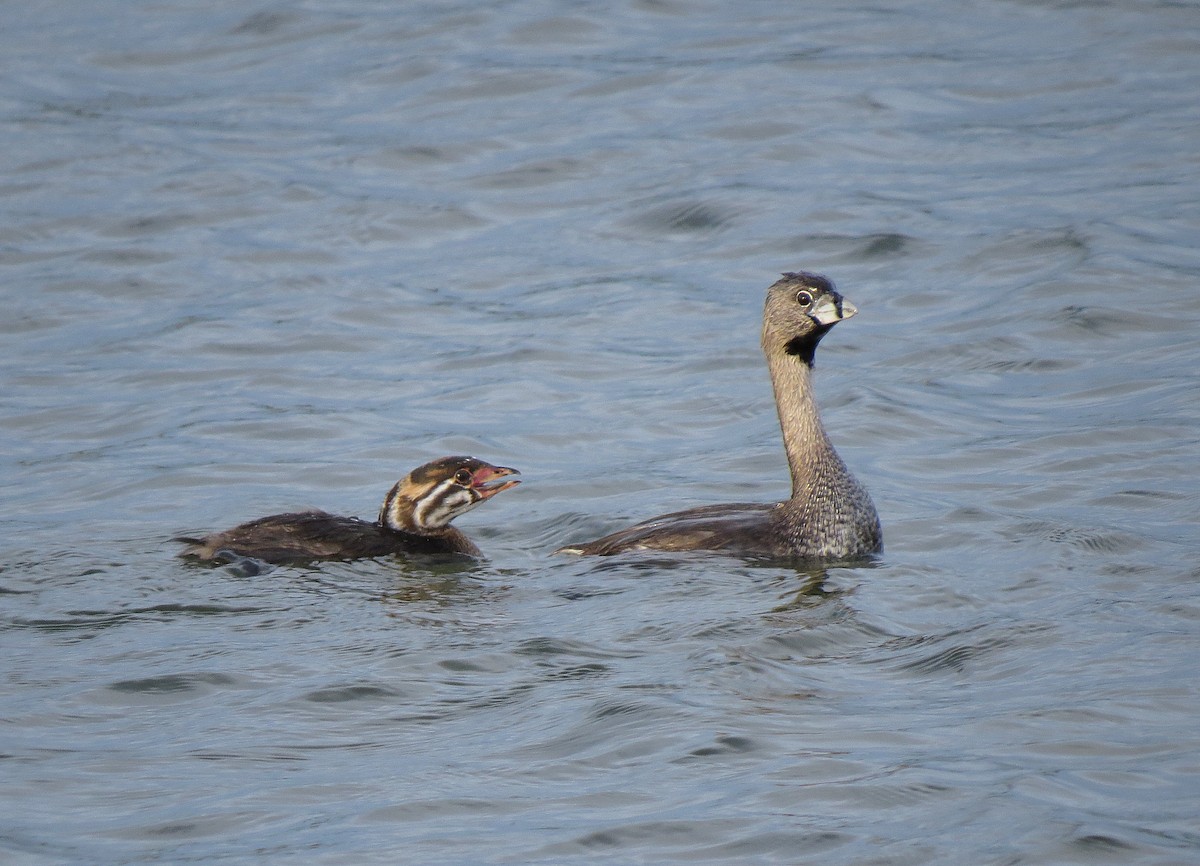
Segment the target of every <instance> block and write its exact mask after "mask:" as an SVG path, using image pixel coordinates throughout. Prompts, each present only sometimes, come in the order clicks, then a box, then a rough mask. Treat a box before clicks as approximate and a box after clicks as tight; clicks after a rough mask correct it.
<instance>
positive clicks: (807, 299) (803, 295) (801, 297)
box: [796, 289, 813, 307]
mask: <svg viewBox="0 0 1200 866" xmlns="http://www.w3.org/2000/svg"><path fill="white" fill-rule="evenodd" d="M812 302H813V296H812V293H811V292H808V291H805V290H804V289H801V290H800V291H798V292H796V303H797V304H799V305H800V306H802V307H807V306H808V305H809V304H811V303H812Z"/></svg>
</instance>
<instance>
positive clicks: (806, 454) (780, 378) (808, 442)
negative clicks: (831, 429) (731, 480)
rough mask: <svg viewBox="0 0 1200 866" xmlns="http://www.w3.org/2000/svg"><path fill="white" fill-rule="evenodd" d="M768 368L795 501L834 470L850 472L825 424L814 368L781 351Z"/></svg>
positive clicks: (769, 358)
mask: <svg viewBox="0 0 1200 866" xmlns="http://www.w3.org/2000/svg"><path fill="white" fill-rule="evenodd" d="M767 368H768V369H769V370H770V372H771V384H772V386H773V387H774V389H775V407H776V409H777V410H778V412H779V427H780V429H781V430H782V432H783V447H784V449H785V450H786V451H787V458H788V466H789V468H790V469H791V472H792V498H793V499H796V498H798V497H801V496H806V495H808V493H809V491H811V490H812V489H813V486H814V484H815V483H816V482H817V480H818V475H821V476H824V475H827V474H828V472H829V470H830V469H831V468H834V469H835V471H836V470H837V469H840V470H841V472H843V473H844V472H845V471H846V469H845V466H844V464H843V463H842V461H841V458H840V457H838V455H837V452H836V451H834V449H833V444H832V443H831V442H830V441H829V436H828V435H826V433H825V428H824V426H822V424H821V416H820V415H819V414H818V412H817V401H816V397H815V396H814V395H813V390H812V368H811V367H810V366H809V365H808V363H807V362H806V361H805V360H804V359H803V358H801V357H800V356H798V355H794V354H789V353H787V352H785V351H780V350H778V349H777V350H776V351H773V352H772V351H769V352H767Z"/></svg>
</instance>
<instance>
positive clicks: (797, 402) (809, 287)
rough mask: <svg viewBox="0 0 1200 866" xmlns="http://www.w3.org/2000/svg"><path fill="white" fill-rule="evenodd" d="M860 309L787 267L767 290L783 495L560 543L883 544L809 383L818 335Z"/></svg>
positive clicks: (766, 327) (831, 550) (778, 551)
mask: <svg viewBox="0 0 1200 866" xmlns="http://www.w3.org/2000/svg"><path fill="white" fill-rule="evenodd" d="M856 312H857V310H856V309H855V308H854V305H853V304H851V303H850V302H849V301H846V300H845V299H843V298H842V296H841V295H840V294H838V293H837V291H836V290H835V289H834V287H833V283H832V282H830V281H829V280H828V279H826V278H825V277H823V276H820V275H818V274H810V273H803V272H801V273H787V274H784V275H783V279H781V280H779V281H778V282H776V283H775V284H774V285H773V286H771V287H770V288H769V289H768V290H767V301H766V307H765V309H764V311H763V329H762V348H763V353H764V354H765V355H766V358H767V367H768V368H769V370H770V373H771V384H772V386H773V387H774V390H775V405H776V409H777V410H778V413H779V425H780V428H781V430H782V431H783V444H784V449H785V450H786V451H787V457H788V465H789V466H790V468H791V474H792V495H791V497H790V498H788V499H786V500H784V501H783V502H780V503H776V504H766V503H734V504H729V505H709V506H704V507H701V508H692V509H689V510H687V511H677V512H674V513H672V514H664V515H663V516H661V517H656V518H654V519H652V520H648V521H646V522H644V523H639V524H637V525H636V526H632V527H630V528H628V529H624V530H621V531H619V532H614V533H612V534H611V535H606V536H604V537H603V538H599V539H597V540H595V541H591V542H588V543H586V544H578V545H568V546H566V547H563V548H560V550H559V551H558V552H562V553H577V554H596V555H608V554H614V553H621V552H623V551H629V550H661V551H683V550H720V551H726V552H729V553H734V554H738V555H749V556H768V557H785V558H793V559H805V560H823V561H829V560H852V559H859V558H863V557H866V556H869V555H870V554H873V553H877V552H879V551H880V550H882V548H883V533H882V531H881V529H880V526H879V515H878V514H877V513H876V511H875V505H874V504H873V503H872V502H871V497H870V495H869V494H868V493H867V490H866V488H865V487H863V486H862V485H861V484H860V483H859V482H858V480H857V479H856V478H855V477H854V476H853V475H851V474H850V471H849V470H848V469H847V468H846V464H844V463H843V462H842V459H841V458H840V457H839V456H838V454H837V452H836V451H835V450H834V448H833V443H831V442H830V441H829V437H828V435H826V433H825V428H824V426H822V424H821V416H820V414H819V413H818V411H817V404H816V400H815V398H814V396H813V391H812V383H811V376H812V365H813V357H814V354H815V352H816V348H817V344H818V343H819V342H820V340H821V338H822V337H823V336H825V334H827V333H828V332H829V330H830V329H831V328H832V327H833V326H834V325H835V324H837V323H838V322H840V321H841V320H842V319H848V318H850V317H851V316H853V315H854V314H855V313H856Z"/></svg>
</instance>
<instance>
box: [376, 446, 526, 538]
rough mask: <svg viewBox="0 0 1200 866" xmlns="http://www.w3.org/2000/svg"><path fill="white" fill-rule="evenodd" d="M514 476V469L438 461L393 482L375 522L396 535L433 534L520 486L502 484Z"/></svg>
mask: <svg viewBox="0 0 1200 866" xmlns="http://www.w3.org/2000/svg"><path fill="white" fill-rule="evenodd" d="M517 474H518V472H517V470H515V469H510V468H508V467H506V466H492V465H491V464H490V463H485V462H484V461H482V460H476V459H475V458H474V457H442V458H441V459H439V460H434V461H433V462H431V463H426V464H425V465H424V466H420V467H418V468H416V469H414V470H413V471H412V472H410V473H409V474H408V475H406V476H405V477H404V478H403V479H401V480H400V481H399V482H397V484H396V486H394V487H393V488H392V489H391V490H390V491H389V492H388V495H387V499H385V500H384V502H383V508H381V509H380V512H379V522H380V523H381V524H383V525H384V526H386V527H387V528H389V529H392V530H395V531H398V532H410V533H416V534H428V533H432V532H437V531H439V530H442V529H445V528H446V527H447V526H449V525H450V521H452V520H454V518H456V517H458V515H460V514H464V513H466V512H468V511H470V510H471V509H472V508H474V507H475V506H476V505H479V504H480V503H481V502H483V501H485V500H487V499H491V498H492V497H493V496H495V495H496V494H497V493H499V492H500V491H502V490H507V489H508V488H510V487H515V486H516V485H517V484H520V482H519V481H516V480H512V479H510V480H504V479H506V478H507V476H510V475H517Z"/></svg>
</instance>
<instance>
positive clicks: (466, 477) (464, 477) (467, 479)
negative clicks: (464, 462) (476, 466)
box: [454, 469, 471, 487]
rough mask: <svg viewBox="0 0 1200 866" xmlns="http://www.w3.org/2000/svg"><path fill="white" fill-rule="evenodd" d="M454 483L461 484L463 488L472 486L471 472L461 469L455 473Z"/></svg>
mask: <svg viewBox="0 0 1200 866" xmlns="http://www.w3.org/2000/svg"><path fill="white" fill-rule="evenodd" d="M454 483H455V484H461V485H462V486H463V487H470V486H471V470H470V469H460V470H458V471H457V472H455V473H454Z"/></svg>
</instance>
